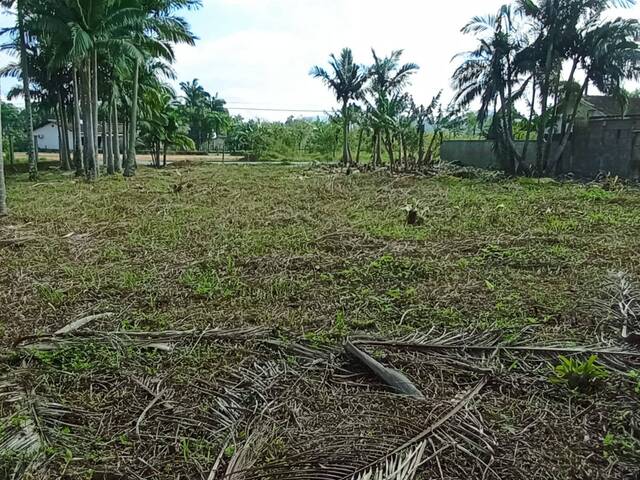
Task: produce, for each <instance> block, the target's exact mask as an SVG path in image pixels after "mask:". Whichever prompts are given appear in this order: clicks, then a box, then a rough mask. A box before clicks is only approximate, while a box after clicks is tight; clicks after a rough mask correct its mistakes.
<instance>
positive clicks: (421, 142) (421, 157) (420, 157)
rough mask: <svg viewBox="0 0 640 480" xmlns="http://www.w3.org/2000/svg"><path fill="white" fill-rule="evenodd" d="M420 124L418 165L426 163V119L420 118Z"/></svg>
mask: <svg viewBox="0 0 640 480" xmlns="http://www.w3.org/2000/svg"><path fill="white" fill-rule="evenodd" d="M419 122H420V124H419V125H418V167H422V164H423V163H424V119H423V118H420V119H419Z"/></svg>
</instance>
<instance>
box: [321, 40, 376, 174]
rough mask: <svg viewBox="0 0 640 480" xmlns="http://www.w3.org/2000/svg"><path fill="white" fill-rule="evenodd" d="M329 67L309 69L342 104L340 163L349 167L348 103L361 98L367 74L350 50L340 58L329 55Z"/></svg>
mask: <svg viewBox="0 0 640 480" xmlns="http://www.w3.org/2000/svg"><path fill="white" fill-rule="evenodd" d="M329 66H330V67H331V70H332V72H331V73H329V72H327V71H326V70H325V69H324V68H322V67H319V66H315V67H313V68H312V69H311V72H310V74H311V76H312V77H314V78H319V79H320V80H322V81H323V82H324V83H325V84H326V85H327V87H329V88H330V89H331V90H333V92H334V94H335V96H336V99H337V100H338V101H339V102H341V103H342V140H343V148H342V163H343V164H344V165H345V166H346V167H347V168H349V167H350V166H351V150H350V149H349V102H351V101H353V100H357V99H359V98H362V95H363V92H362V89H363V87H364V85H365V83H366V81H367V79H368V72H367V71H366V69H365V68H364V67H362V66H361V65H358V64H356V63H355V62H354V60H353V52H352V51H351V49H350V48H344V49H343V50H342V52H341V53H340V58H337V57H336V56H335V55H333V54H331V56H330V57H329Z"/></svg>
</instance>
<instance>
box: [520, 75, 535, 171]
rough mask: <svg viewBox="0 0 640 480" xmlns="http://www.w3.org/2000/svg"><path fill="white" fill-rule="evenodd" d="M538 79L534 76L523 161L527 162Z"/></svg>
mask: <svg viewBox="0 0 640 480" xmlns="http://www.w3.org/2000/svg"><path fill="white" fill-rule="evenodd" d="M536 93H537V92H536V77H535V75H534V76H533V92H532V94H531V109H530V110H529V122H528V125H527V137H526V138H525V140H524V147H523V148H522V161H523V162H526V161H527V153H528V151H529V142H530V141H531V128H530V127H531V122H532V121H533V115H534V114H535V109H534V107H535V104H536Z"/></svg>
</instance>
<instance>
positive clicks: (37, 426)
mask: <svg viewBox="0 0 640 480" xmlns="http://www.w3.org/2000/svg"><path fill="white" fill-rule="evenodd" d="M462 177H464V176H462ZM8 187H9V199H10V208H11V211H12V213H11V216H10V217H9V218H7V219H3V220H0V242H2V243H0V343H1V345H2V348H3V351H4V354H3V357H2V365H3V366H2V368H3V370H4V372H5V379H4V384H3V386H0V401H3V402H4V403H3V404H2V406H1V407H0V416H1V417H4V418H5V419H9V421H8V423H7V422H5V425H4V432H5V434H4V437H5V440H6V437H7V435H6V432H7V429H9V430H15V431H21V430H22V431H23V433H24V432H31V433H32V434H33V435H31V437H33V438H30V437H29V435H28V434H24V436H26V437H27V438H30V440H32V442H31V444H30V447H29V448H27V449H23V450H22V451H14V450H19V449H14V450H10V449H8V448H7V449H5V450H4V451H3V452H0V454H1V455H2V457H1V460H0V464H1V465H2V467H0V477H1V476H2V472H5V474H8V473H10V472H12V471H15V470H16V468H18V470H20V471H23V470H24V471H26V472H27V474H28V472H30V471H31V472H32V475H33V478H58V476H65V475H66V476H67V478H109V479H111V478H178V476H180V478H204V479H207V478H213V477H209V474H210V472H212V471H214V472H215V471H219V472H221V473H219V477H216V478H222V477H223V473H222V472H224V470H225V469H228V468H229V464H231V463H233V462H236V463H238V462H240V463H242V462H245V463H244V467H245V468H246V469H251V468H257V467H255V465H258V464H260V465H272V464H273V465H280V464H278V462H284V460H283V459H287V460H286V461H287V462H291V460H290V457H291V455H290V454H291V452H295V453H296V455H297V456H296V457H295V458H297V459H298V460H299V459H300V458H302V457H304V453H305V452H302V451H301V450H300V449H303V447H304V446H305V445H301V444H300V443H301V442H302V443H304V442H307V441H308V438H313V439H316V440H318V439H320V438H322V439H325V440H326V441H323V442H322V443H323V445H325V444H326V443H327V442H329V443H330V442H331V439H336V438H338V437H341V434H347V433H348V435H349V436H350V438H351V439H352V440H350V441H344V442H343V443H339V444H338V445H337V446H335V448H334V450H332V456H325V457H323V459H322V461H320V460H317V464H318V465H320V464H323V465H325V464H326V463H327V462H328V463H331V462H330V461H329V458H331V459H332V461H333V462H334V463H335V462H337V461H342V462H346V463H345V465H346V464H348V463H349V462H350V461H351V462H353V461H355V460H354V458H358V455H361V456H362V458H364V459H366V460H367V461H368V460H369V456H367V455H371V456H372V457H371V458H374V457H376V455H374V454H372V453H371V452H369V453H362V452H360V453H358V454H354V453H353V451H352V450H353V449H356V450H357V448H356V447H359V448H361V449H363V441H364V440H363V439H367V438H369V439H371V438H376V439H377V441H376V443H379V447H381V446H384V445H386V446H388V447H396V446H399V445H402V444H403V443H404V442H405V441H406V440H408V439H410V438H411V437H412V436H413V435H415V434H417V433H419V432H420V431H422V430H424V429H426V428H427V427H428V426H429V421H430V420H433V419H434V418H438V417H439V416H442V415H443V414H442V412H441V411H440V410H439V409H442V408H445V407H447V405H448V406H449V407H451V406H452V405H453V404H455V402H456V401H457V400H460V398H462V397H464V395H465V392H466V393H468V392H469V391H470V390H472V389H473V388H474V386H475V385H480V386H481V388H482V390H481V391H479V393H477V395H475V398H474V399H473V400H471V399H469V403H468V404H466V403H465V405H463V406H461V409H462V410H461V411H463V412H464V413H463V414H459V413H457V414H456V415H453V416H452V418H453V419H454V421H455V423H456V425H460V428H461V429H462V430H461V431H464V432H466V433H461V434H460V435H461V436H462V438H463V439H467V440H469V442H468V443H465V441H464V440H461V439H460V438H458V437H455V436H454V437H455V438H453V439H447V435H453V434H452V433H438V432H435V433H434V434H433V435H432V436H431V437H430V440H429V442H428V443H427V444H426V447H425V453H424V458H423V460H425V461H423V462H420V463H423V465H422V466H421V467H420V469H422V470H420V471H422V472H423V475H424V478H459V477H460V476H463V475H466V476H468V477H469V478H483V475H485V476H486V477H485V478H523V477H524V476H530V478H581V479H583V478H625V475H628V478H636V477H633V476H632V475H634V474H635V475H637V474H638V460H639V459H640V442H639V441H638V425H640V420H639V418H638V415H639V414H638V412H639V411H640V408H639V407H640V393H639V392H640V384H638V385H636V383H635V380H634V378H635V377H634V373H633V370H632V368H631V367H629V371H628V372H625V371H624V368H622V367H621V368H615V369H610V371H609V374H608V376H607V378H606V379H605V380H603V381H602V382H601V383H602V384H601V385H599V386H598V388H594V389H593V390H591V391H589V392H574V391H571V390H570V389H569V388H568V387H567V386H566V385H562V384H559V383H554V382H551V381H550V377H552V369H551V367H550V366H549V365H554V364H557V363H558V362H559V360H558V354H556V353H553V354H552V355H550V358H549V359H548V363H541V364H535V365H534V366H531V365H532V363H531V362H534V360H532V359H531V358H529V357H527V359H526V361H525V360H523V359H512V358H510V360H509V363H508V364H507V365H506V366H504V365H502V366H501V367H500V368H497V367H496V365H494V364H492V365H491V368H492V369H493V370H492V375H491V378H489V377H488V376H487V375H488V370H484V367H487V368H488V365H489V364H491V362H492V358H491V357H492V355H491V351H488V352H483V353H482V354H481V355H479V356H478V357H477V358H475V357H474V358H473V359H469V358H467V359H466V360H467V361H465V358H464V355H457V356H456V359H455V360H453V359H451V358H448V359H447V358H445V356H444V355H442V354H441V353H438V354H434V355H428V354H427V355H425V354H422V353H416V352H406V351H402V350H401V349H400V350H398V349H395V350H394V349H391V348H385V347H384V346H380V345H378V346H376V347H375V348H369V347H368V348H367V350H368V351H369V352H370V353H371V354H372V355H373V356H374V357H375V358H377V359H378V360H380V361H381V362H382V363H384V364H385V365H393V366H394V367H396V368H399V369H400V370H402V371H404V372H405V374H407V375H408V376H409V378H411V379H412V380H413V381H414V382H415V384H416V385H417V386H418V388H419V389H420V390H421V391H422V393H423V394H424V396H425V397H426V399H424V400H422V401H419V400H412V399H407V398H404V397H397V396H393V395H390V394H388V393H385V392H386V389H385V387H384V385H383V384H381V382H380V381H379V379H376V377H374V376H372V375H371V374H367V373H366V372H365V371H364V370H363V368H362V365H359V364H358V362H354V361H353V360H350V359H349V357H348V355H346V354H343V353H341V345H342V342H343V341H344V340H345V339H346V338H348V337H361V336H367V337H375V338H377V339H383V340H398V339H405V340H406V339H407V338H408V336H415V334H416V333H420V334H425V335H427V336H431V337H433V338H434V339H435V338H441V335H443V334H445V333H446V332H453V333H456V334H457V333H460V332H465V334H466V335H468V340H465V342H467V341H468V342H472V341H473V338H474V336H475V337H477V338H479V339H481V340H482V341H483V342H487V341H488V340H487V338H488V337H487V335H490V336H492V338H494V340H495V339H499V341H500V342H503V343H504V342H507V343H509V342H522V341H525V340H526V341H527V342H537V343H541V342H560V341H569V342H574V343H575V344H576V345H591V344H594V343H598V342H601V341H603V340H608V339H616V338H617V336H619V333H618V332H616V331H615V328H613V327H611V328H610V326H611V322H612V319H611V315H610V314H609V313H608V312H607V311H606V308H603V307H602V305H601V304H600V303H601V302H602V301H603V300H604V301H606V300H607V299H608V298H609V294H610V293H609V291H608V289H607V287H606V285H607V282H608V281H609V279H610V278H611V273H612V272H618V271H624V272H626V273H627V274H628V275H629V278H631V279H633V278H636V276H637V275H639V274H640V252H639V248H640V191H638V190H636V189H634V188H632V187H625V188H620V189H617V188H616V189H613V190H611V189H605V188H603V186H601V185H595V184H594V185H582V184H562V183H557V182H552V181H538V180H528V179H521V180H501V179H497V178H494V179H489V178H479V177H474V176H472V178H461V176H455V175H447V174H440V175H437V176H435V177H432V178H426V177H413V176H398V177H390V176H389V175H387V174H356V175H351V176H345V175H344V174H338V173H335V172H332V171H329V170H324V169H307V168H293V167H273V166H270V167H255V166H251V167H239V166H233V167H231V166H226V167H225V166H215V165H203V166H197V165H190V166H189V165H183V166H179V165H178V166H174V167H172V168H170V169H167V170H164V171H154V170H151V169H148V168H142V169H140V171H139V174H138V176H137V177H136V178H134V179H132V180H128V181H127V180H124V179H122V178H102V179H100V181H99V182H98V183H96V184H88V183H85V182H83V181H74V180H73V178H72V177H62V176H61V175H60V174H58V173H46V174H43V175H42V176H41V179H40V183H38V184H32V183H29V182H27V181H26V179H25V178H24V176H19V177H11V176H10V177H9V179H8ZM406 205H413V206H417V207H418V209H419V210H420V211H421V213H422V216H423V218H424V222H423V224H422V225H420V226H417V227H413V226H408V225H406V222H405V216H406V213H405V212H404V211H403V210H402V209H403V207H405V206H406ZM10 239H20V241H18V242H14V241H8V240H10ZM106 312H111V313H113V314H114V315H112V316H105V317H102V318H101V319H99V320H97V321H96V322H95V323H92V324H90V325H89V327H88V328H87V329H85V330H84V331H83V332H84V333H82V334H79V335H73V336H68V337H63V338H62V339H53V340H52V339H51V338H50V337H46V341H45V340H44V339H41V338H38V339H37V342H40V343H33V341H32V340H30V339H26V338H25V337H30V336H35V335H38V336H46V335H51V334H53V332H55V331H57V330H58V329H60V328H62V327H64V326H65V325H67V324H69V323H70V322H72V321H73V320H75V319H78V318H82V317H86V316H89V315H92V314H100V313H106ZM215 329H220V330H219V332H226V333H224V335H223V333H220V335H218V334H217V333H214V332H217V331H216V330H215ZM228 330H229V331H228ZM140 332H155V333H154V334H153V335H151V336H140V335H139V334H140ZM129 334H130V335H129ZM411 338H414V337H411ZM425 338H426V337H425ZM140 339H142V340H140ZM43 342H44V343H45V344H46V345H43ZM47 342H52V343H50V344H47ZM56 342H57V343H56ZM52 345H53V346H52ZM54 347H55V348H54ZM362 348H363V349H364V346H363V347H362ZM312 352H316V353H317V358H316V359H315V360H313V359H310V357H313V356H314V354H313V353H312ZM494 354H495V352H494ZM580 358H582V359H584V358H586V357H580ZM436 360H437V361H436ZM636 360H637V359H636ZM534 363H535V362H534ZM603 363H606V362H604V361H603ZM320 364H321V365H320ZM318 365H320V367H318ZM474 366H475V367H477V368H473V367H474ZM525 366H526V370H527V371H524V370H525ZM520 370H522V371H520ZM614 370H615V372H614ZM497 371H500V372H502V373H504V375H505V376H506V377H508V379H507V380H504V378H503V377H502V376H501V375H497V374H496V372H497ZM511 371H513V375H511V373H510V372H511ZM260 372H262V373H260ZM265 372H266V373H265ZM505 372H506V373H505ZM482 382H484V383H482ZM2 392H4V394H3V393H2ZM229 392H231V393H229ZM225 395H227V396H225ZM229 396H230V397H229ZM260 397H262V400H264V402H262V400H261V399H260ZM285 398H286V399H290V400H291V402H290V403H286V402H284V400H283V399H285ZM267 400H268V401H267ZM277 401H283V402H284V403H283V405H284V406H282V407H281V408H273V405H275V404H276V403H277ZM234 402H235V403H234ZM421 402H425V403H421ZM25 405H27V406H28V407H25ZM52 405H55V407H54V406H52ZM221 405H224V408H223V407H222V406H221ZM292 405H294V406H292ZM267 406H269V408H267ZM224 412H226V413H224ZM364 412H367V415H364V414H363V413H364ZM376 412H384V413H385V415H387V416H389V417H390V416H391V414H393V415H397V416H398V418H403V419H404V422H405V423H402V422H398V421H394V422H393V425H394V426H395V427H394V428H395V430H394V431H393V432H391V431H390V430H389V429H390V428H391V427H389V425H388V424H383V422H378V421H376V422H373V423H374V424H375V425H376V426H378V427H380V428H378V429H376V428H374V426H373V424H372V423H371V417H373V416H374V413H376ZM381 415H382V413H381ZM461 415H462V416H461ZM359 416H362V418H360V417H359ZM380 418H381V417H380ZM265 419H268V420H269V421H268V422H267V421H266V420H265ZM356 419H357V421H356ZM470 419H473V420H470ZM367 422H369V423H367ZM265 423H268V427H267V426H265ZM405 424H406V425H405ZM329 425H331V428H329V427H328V426H329ZM449 428H450V429H451V431H457V430H456V429H455V428H453V427H451V426H450V427H449ZM332 429H333V430H332ZM479 432H480V433H479ZM258 433H259V434H260V436H261V437H262V438H265V439H268V441H267V442H266V443H267V444H266V445H261V444H260V443H259V442H258V443H257V444H256V441H255V437H257V436H258ZM487 434H488V435H489V436H490V437H491V438H484V436H485V435H487ZM323 435H324V436H323ZM2 438H3V434H2V433H1V432H0V445H1V444H2ZM354 438H356V439H358V440H353V439H354ZM251 439H253V440H251ZM303 439H307V440H304V442H303ZM249 443H252V445H253V449H252V450H255V452H258V453H255V452H254V455H255V457H256V458H255V459H253V463H251V462H250V461H248V460H247V459H246V457H247V455H246V454H244V456H243V455H239V454H238V452H240V451H241V449H242V448H243V446H244V445H247V444H249ZM365 443H366V442H365ZM308 445H311V444H308ZM456 445H464V446H463V447H462V450H460V449H459V448H458V447H457V446H456ZM476 447H477V448H476ZM315 450H318V449H317V448H316V449H315ZM391 450H393V448H391ZM354 451H355V450H354ZM357 451H358V452H359V450H357ZM465 452H466V453H465ZM245 453H246V449H245ZM307 453H308V452H307ZM374 453H380V452H377V451H376V452H374ZM383 453H384V452H383ZM340 455H342V456H343V457H344V458H342V457H340ZM36 457H37V461H35V462H32V460H33V458H36ZM304 458H306V457H304ZM340 458H342V460H340ZM453 459H456V460H455V461H453ZM314 461H316V460H313V461H312V460H308V461H305V462H303V463H304V464H305V468H307V469H309V470H308V471H312V470H311V469H312V466H313V465H315V463H314ZM367 461H364V460H363V462H364V464H366V463H367ZM30 462H31V463H30ZM294 464H295V462H294ZM287 465H288V467H287V468H291V469H294V466H292V464H291V463H287ZM541 465H544V471H541V470H540V469H541V468H542V467H541ZM357 466H359V467H362V466H363V465H360V464H358V465H357ZM274 468H275V467H274ZM280 468H284V467H280ZM295 468H299V467H298V466H295ZM323 468H324V467H323ZM338 470H339V469H338ZM305 471H306V470H305ZM348 473H349V470H348V469H345V470H343V471H342V475H343V477H340V476H339V475H340V474H339V473H336V474H335V475H334V476H324V477H323V476H319V475H317V474H316V475H315V476H314V475H311V474H310V475H311V476H309V477H308V478H336V479H338V478H345V479H346V478H350V477H349V476H348ZM269 475H271V476H269ZM326 475H328V474H326ZM345 475H346V476H345ZM27 478H29V477H27ZM232 478H233V479H235V480H238V479H240V478H241V477H240V475H236V476H233V477H232ZM242 478H245V477H242ZM247 478H302V476H297V477H296V476H295V475H293V474H291V475H288V476H284V477H278V476H277V472H276V473H273V472H271V473H264V472H263V473H261V474H259V473H255V474H254V476H253V477H251V476H250V477H247ZM421 478H422V477H421Z"/></svg>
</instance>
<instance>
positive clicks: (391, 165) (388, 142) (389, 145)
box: [385, 132, 396, 170]
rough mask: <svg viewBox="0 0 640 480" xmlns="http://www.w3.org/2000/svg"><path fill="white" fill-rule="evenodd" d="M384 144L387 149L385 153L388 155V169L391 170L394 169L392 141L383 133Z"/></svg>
mask: <svg viewBox="0 0 640 480" xmlns="http://www.w3.org/2000/svg"><path fill="white" fill-rule="evenodd" d="M385 144H386V147H387V153H388V154H389V168H391V170H393V169H394V168H395V163H396V162H395V155H394V153H393V141H392V139H391V135H389V132H385Z"/></svg>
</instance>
